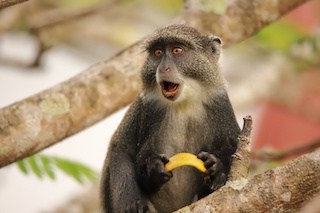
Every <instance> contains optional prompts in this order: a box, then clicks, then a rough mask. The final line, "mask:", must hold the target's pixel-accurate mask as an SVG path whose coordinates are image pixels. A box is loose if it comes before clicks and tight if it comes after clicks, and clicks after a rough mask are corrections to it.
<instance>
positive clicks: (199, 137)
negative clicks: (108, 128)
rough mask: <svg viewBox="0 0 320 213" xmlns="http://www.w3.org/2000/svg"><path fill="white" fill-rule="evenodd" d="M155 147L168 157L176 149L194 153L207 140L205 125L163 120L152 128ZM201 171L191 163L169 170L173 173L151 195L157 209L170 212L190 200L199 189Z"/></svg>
mask: <svg viewBox="0 0 320 213" xmlns="http://www.w3.org/2000/svg"><path fill="white" fill-rule="evenodd" d="M156 134H157V136H156V138H158V140H157V141H155V143H156V149H157V150H156V151H157V152H158V154H165V155H166V156H167V157H168V158H170V157H171V156H173V155H175V154H177V153H180V152H188V153H193V154H198V153H199V152H200V151H201V149H202V148H203V146H204V145H203V144H204V143H207V141H208V138H209V136H206V127H205V125H203V124H201V123H199V122H197V121H192V120H182V119H181V120H179V119H176V120H174V121H172V120H171V122H168V123H166V122H164V125H162V126H161V127H160V128H159V129H158V131H157V132H156ZM201 183H202V179H201V173H200V172H199V171H198V170H196V169H195V168H193V167H179V168H177V169H175V170H173V177H172V178H171V179H170V180H169V181H168V182H167V183H165V184H164V185H163V186H162V188H161V189H160V191H158V192H157V193H156V194H155V195H153V197H152V202H153V203H154V205H155V206H156V208H157V207H158V208H157V209H165V211H164V212H172V211H174V210H176V209H179V208H181V207H183V206H185V205H188V204H190V203H191V202H192V201H193V200H194V198H195V197H196V195H197V193H198V192H199V189H200V186H201Z"/></svg>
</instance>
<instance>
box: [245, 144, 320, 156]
mask: <svg viewBox="0 0 320 213" xmlns="http://www.w3.org/2000/svg"><path fill="white" fill-rule="evenodd" d="M319 147H320V139H318V140H316V141H314V142H312V143H309V144H307V145H303V146H299V147H296V148H292V149H289V150H286V151H279V152H277V151H266V150H263V151H255V152H252V153H251V158H252V159H255V160H262V161H280V160H284V159H286V158H288V157H291V156H295V155H299V154H303V153H306V152H311V151H313V150H315V149H317V148H319Z"/></svg>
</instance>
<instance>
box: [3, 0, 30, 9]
mask: <svg viewBox="0 0 320 213" xmlns="http://www.w3.org/2000/svg"><path fill="white" fill-rule="evenodd" d="M25 1H28V0H0V10H1V9H3V8H6V7H10V6H13V5H15V4H19V3H22V2H25Z"/></svg>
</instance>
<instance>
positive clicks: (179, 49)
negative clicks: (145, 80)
mask: <svg viewBox="0 0 320 213" xmlns="http://www.w3.org/2000/svg"><path fill="white" fill-rule="evenodd" d="M189 53H190V51H189V49H188V48H187V47H186V46H185V45H182V44H179V43H177V44H167V45H162V46H155V47H154V48H153V49H152V50H151V54H153V56H152V57H153V58H154V60H155V61H157V63H158V66H157V68H156V82H157V85H158V86H157V87H158V89H159V90H160V91H161V93H162V95H163V96H164V97H165V98H167V99H168V100H170V101H175V100H177V99H178V97H179V96H180V95H181V92H182V91H183V86H184V80H183V79H184V77H183V76H182V75H181V74H180V72H179V69H178V67H180V66H181V62H182V61H183V60H185V59H186V58H187V57H188V54H189Z"/></svg>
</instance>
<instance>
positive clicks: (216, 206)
mask: <svg viewBox="0 0 320 213" xmlns="http://www.w3.org/2000/svg"><path fill="white" fill-rule="evenodd" d="M319 192H320V150H317V151H315V152H313V153H310V154H307V155H304V156H302V157H299V158H297V159H295V160H293V161H290V162H289V163H287V164H286V165H284V166H281V167H277V168H275V169H273V170H269V171H266V172H265V173H263V174H260V175H256V176H255V177H253V178H252V179H251V180H247V181H242V185H241V184H238V185H230V184H227V185H226V186H223V187H222V188H220V189H219V190H218V191H216V192H214V193H212V194H210V195H209V196H207V197H205V198H203V199H201V200H199V201H197V202H195V203H193V204H191V205H190V206H187V207H184V208H182V209H180V210H178V211H176V213H178V212H179V213H182V212H183V213H186V212H194V213H198V212H199V213H202V212H212V213H214V212H228V213H240V212H277V213H282V212H288V213H289V212H295V211H297V210H299V209H300V208H301V207H302V206H303V204H304V203H305V202H307V201H308V200H310V199H311V198H312V197H313V196H315V195H316V194H317V193H319Z"/></svg>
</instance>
